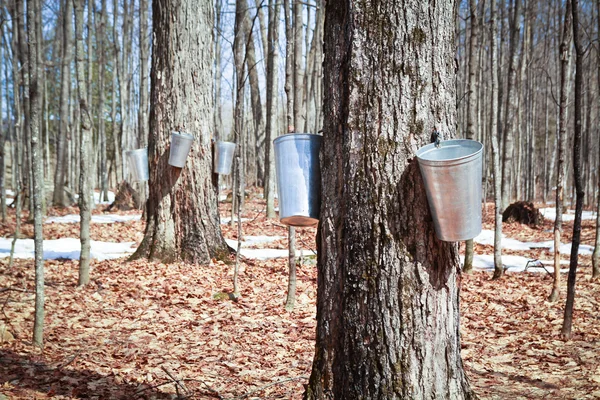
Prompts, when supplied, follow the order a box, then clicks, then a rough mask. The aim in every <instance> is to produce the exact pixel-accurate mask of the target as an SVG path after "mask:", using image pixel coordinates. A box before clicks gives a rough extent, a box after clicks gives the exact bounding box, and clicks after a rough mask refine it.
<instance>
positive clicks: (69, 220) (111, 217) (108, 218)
mask: <svg viewBox="0 0 600 400" xmlns="http://www.w3.org/2000/svg"><path fill="white" fill-rule="evenodd" d="M141 218H142V216H141V214H138V215H118V214H106V215H92V222H95V223H97V224H110V223H113V222H127V221H139V220H140V219H141ZM79 220H80V216H79V215H78V214H69V215H64V216H62V217H49V218H46V221H44V223H46V224H51V223H55V224H76V223H79Z"/></svg>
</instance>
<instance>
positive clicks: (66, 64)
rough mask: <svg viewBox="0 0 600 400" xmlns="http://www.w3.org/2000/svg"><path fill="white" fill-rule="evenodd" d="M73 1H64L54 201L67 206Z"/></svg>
mask: <svg viewBox="0 0 600 400" xmlns="http://www.w3.org/2000/svg"><path fill="white" fill-rule="evenodd" d="M72 15H73V3H72V2H71V0H65V1H64V10H63V18H62V23H63V27H62V30H63V40H62V59H61V76H60V107H59V108H60V111H59V113H60V114H59V115H60V117H59V119H60V121H59V132H58V142H57V150H56V170H55V172H54V193H53V198H52V202H53V203H54V205H55V206H58V207H65V206H66V205H67V201H66V198H65V186H66V178H67V176H66V172H67V165H66V164H67V145H68V143H67V136H68V135H69V98H70V88H71V32H72V26H73V20H72V18H71V16H72Z"/></svg>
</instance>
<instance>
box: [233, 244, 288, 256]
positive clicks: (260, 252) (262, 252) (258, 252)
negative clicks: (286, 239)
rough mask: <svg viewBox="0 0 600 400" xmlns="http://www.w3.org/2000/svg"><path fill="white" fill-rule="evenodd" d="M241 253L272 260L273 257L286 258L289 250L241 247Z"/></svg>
mask: <svg viewBox="0 0 600 400" xmlns="http://www.w3.org/2000/svg"><path fill="white" fill-rule="evenodd" d="M236 243H237V242H236ZM236 246H237V244H236ZM241 255H242V257H246V258H251V259H253V260H272V259H274V258H287V257H288V256H289V251H288V250H286V249H283V250H282V249H242V250H241Z"/></svg>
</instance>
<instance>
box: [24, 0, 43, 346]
mask: <svg viewBox="0 0 600 400" xmlns="http://www.w3.org/2000/svg"><path fill="white" fill-rule="evenodd" d="M39 12H40V8H39V3H38V0H29V1H27V35H28V43H29V56H28V58H29V65H28V67H29V101H30V107H29V111H30V115H29V121H30V123H29V129H30V133H29V139H30V140H31V170H32V177H33V180H32V182H31V183H32V189H33V190H32V193H33V198H32V199H31V203H32V204H33V229H34V239H33V240H34V243H35V316H34V321H33V344H34V345H36V346H39V347H42V346H43V343H44V237H43V232H42V201H43V199H42V197H43V191H42V186H43V174H42V165H43V162H44V160H43V155H42V153H41V146H40V88H39V75H40V74H39V70H38V61H39V60H38V55H37V50H38V49H37V46H38V44H37V41H38V40H39V39H40V38H38V28H37V21H38V19H37V18H36V17H35V16H36V15H37V13H39Z"/></svg>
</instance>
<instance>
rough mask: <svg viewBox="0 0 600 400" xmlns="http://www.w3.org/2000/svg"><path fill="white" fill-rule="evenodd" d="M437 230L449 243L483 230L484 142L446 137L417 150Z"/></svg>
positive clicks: (472, 235) (470, 236)
mask: <svg viewBox="0 0 600 400" xmlns="http://www.w3.org/2000/svg"><path fill="white" fill-rule="evenodd" d="M417 159H418V161H419V168H420V169H421V175H422V176H423V181H424V182H425V190H426V192H427V201H428V202H429V208H430V209H431V214H432V215H433V223H434V226H435V233H436V234H437V236H438V238H439V239H441V240H444V241H447V242H456V241H461V240H467V239H473V238H474V237H475V236H477V235H478V234H479V233H480V232H481V174H482V172H481V171H482V160H483V145H482V144H481V143H479V142H477V141H474V140H464V139H457V140H445V141H442V142H441V143H440V146H439V147H436V145H435V143H431V144H428V145H427V146H424V147H421V148H420V149H419V150H417Z"/></svg>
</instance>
